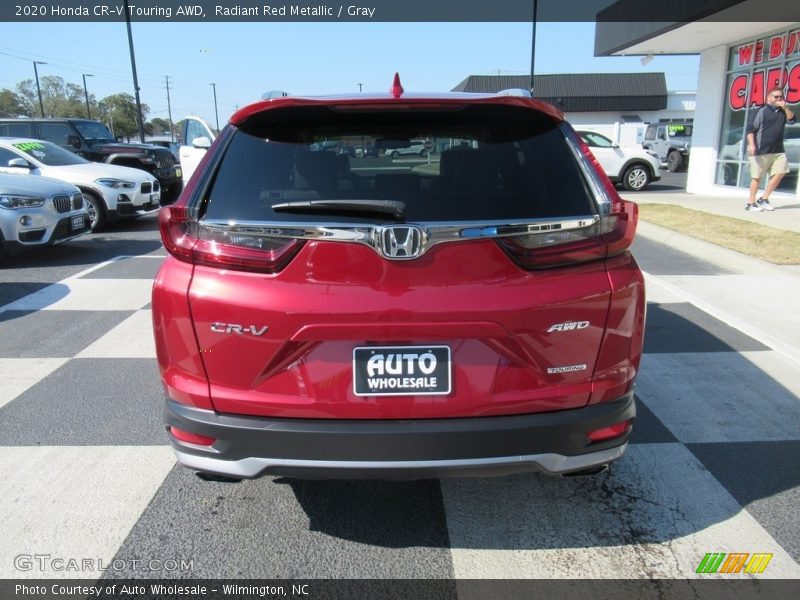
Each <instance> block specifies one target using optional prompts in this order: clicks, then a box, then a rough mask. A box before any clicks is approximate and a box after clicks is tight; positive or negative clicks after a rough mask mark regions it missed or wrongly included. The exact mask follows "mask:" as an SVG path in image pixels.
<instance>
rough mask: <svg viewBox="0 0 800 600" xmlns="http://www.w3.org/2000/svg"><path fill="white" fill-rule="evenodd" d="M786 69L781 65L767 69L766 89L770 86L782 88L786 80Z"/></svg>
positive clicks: (769, 88) (770, 87)
mask: <svg viewBox="0 0 800 600" xmlns="http://www.w3.org/2000/svg"><path fill="white" fill-rule="evenodd" d="M786 76H787V71H786V69H784V68H782V67H773V68H772V69H770V70H769V71H767V86H766V87H767V90H771V89H772V88H776V87H779V88H783V85H784V83H785V81H786Z"/></svg>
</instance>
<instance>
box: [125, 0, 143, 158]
mask: <svg viewBox="0 0 800 600" xmlns="http://www.w3.org/2000/svg"><path fill="white" fill-rule="evenodd" d="M123 7H124V9H125V26H126V28H127V29H128V49H129V51H130V54H131V72H132V73H133V90H134V93H135V94H136V120H137V121H138V122H139V123H138V125H139V140H140V141H141V142H142V143H143V144H144V117H143V116H142V101H141V99H140V98H139V79H138V77H136V56H135V55H134V53H133V34H132V33H131V13H130V11H129V10H128V0H123Z"/></svg>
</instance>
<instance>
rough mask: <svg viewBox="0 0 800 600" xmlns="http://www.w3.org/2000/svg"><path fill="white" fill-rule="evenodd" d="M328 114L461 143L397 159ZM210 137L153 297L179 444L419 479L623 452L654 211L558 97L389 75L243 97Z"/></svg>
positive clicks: (196, 463)
mask: <svg viewBox="0 0 800 600" xmlns="http://www.w3.org/2000/svg"><path fill="white" fill-rule="evenodd" d="M354 111H355V112H354ZM323 133H324V135H325V136H327V139H331V140H336V139H339V140H342V139H360V138H361V136H363V137H364V144H372V145H376V146H377V145H378V143H379V142H381V140H387V139H391V140H396V139H402V138H404V137H405V138H406V139H417V138H420V139H421V138H426V139H436V138H441V139H451V138H452V139H456V138H457V139H462V140H464V142H465V144H464V145H463V146H462V145H459V147H455V148H453V149H449V150H447V151H442V153H441V155H440V157H439V158H440V160H439V161H435V162H433V163H432V164H431V165H426V168H425V169H419V165H418V164H415V163H413V162H409V163H407V164H392V165H387V167H386V168H381V167H380V166H379V165H375V164H369V165H367V166H364V162H363V159H361V158H355V157H353V158H350V157H344V156H337V155H336V153H334V152H329V151H324V150H320V149H319V148H317V147H315V146H314V144H313V140H314V139H319V138H320V136H321V135H322V134H323ZM206 156H207V158H206V160H205V161H204V162H203V164H202V165H201V167H200V168H199V169H198V170H197V171H196V172H195V174H194V175H193V177H192V179H191V181H190V183H189V185H188V186H187V188H186V189H185V191H184V194H183V195H182V196H181V199H180V200H179V201H178V202H177V203H176V204H174V205H172V206H168V207H164V208H162V209H161V213H160V215H159V221H160V228H161V236H162V240H163V242H164V246H165V248H166V249H167V251H168V257H167V258H166V260H165V261H164V263H163V264H162V267H161V269H160V271H159V272H158V274H157V276H156V278H155V282H154V287H153V296H152V312H153V325H154V334H155V343H156V344H155V345H156V350H157V356H158V364H159V368H160V373H161V377H162V381H163V384H164V389H165V392H166V410H165V419H166V423H167V428H168V432H169V439H170V442H171V444H172V446H173V448H174V450H175V453H176V455H177V458H178V461H179V462H180V463H181V464H183V465H185V466H186V467H188V468H191V469H193V470H195V471H197V472H198V473H200V474H202V475H203V477H223V478H224V477H227V478H231V479H239V478H253V477H258V476H261V475H265V474H283V475H290V476H298V477H326V478H333V477H354V476H355V477H387V478H418V477H439V476H442V475H456V474H458V475H462V474H469V475H477V474H480V475H483V474H487V473H492V474H498V473H510V472H516V471H524V470H540V471H543V472H545V473H551V474H592V473H597V472H599V471H601V470H603V469H604V468H605V467H606V466H607V465H608V464H609V463H611V462H612V461H614V460H616V459H617V458H619V457H620V456H621V455H622V454H623V452H624V451H625V448H626V441H627V438H628V435H629V433H630V431H631V427H632V423H633V419H634V416H635V406H634V398H633V386H634V380H635V377H636V374H637V371H638V369H639V361H640V358H641V352H642V335H643V331H644V316H645V297H644V281H643V277H642V273H641V272H640V270H639V268H638V266H637V265H636V261H635V260H634V258H633V257H632V256H631V254H630V252H629V247H630V245H631V243H632V241H633V236H634V232H635V229H636V222H637V208H636V205H635V204H633V203H631V202H628V201H626V200H623V199H621V198H620V197H619V195H618V194H617V192H616V190H615V188H614V186H613V185H612V183H611V182H610V181H609V179H608V178H607V177H606V175H605V174H604V173H603V172H602V171H601V170H600V169H599V167H597V166H596V161H595V159H594V157H593V156H592V154H591V151H590V150H589V148H588V147H587V146H586V144H585V143H584V142H583V141H582V140H581V138H580V137H579V136H578V135H576V133H575V132H574V130H573V129H572V127H570V125H569V124H568V123H566V122H565V121H564V120H563V116H562V115H561V113H560V112H558V111H557V110H556V109H554V108H553V107H551V106H550V105H548V104H546V103H544V102H541V101H538V100H534V99H532V98H531V97H530V95H529V94H528V96H527V97H522V96H520V95H514V96H509V95H504V94H498V95H492V96H488V95H478V94H476V95H464V94H443V95H442V94H436V95H430V96H429V95H422V94H414V95H409V96H405V95H404V94H403V93H402V88H401V87H400V84H399V78H398V77H396V80H395V86H394V87H393V90H392V93H391V94H379V95H375V94H369V95H368V94H357V95H351V96H331V97H324V98H298V97H287V98H279V99H273V100H270V101H265V102H258V103H255V104H252V105H250V106H247V107H244V108H242V109H241V110H239V111H238V112H236V113H235V114H234V115H233V116H232V117H231V121H230V124H229V125H228V126H227V127H226V128H225V129H224V130H223V131H222V133H221V134H220V135H219V137H218V138H217V139H216V141H215V142H214V143H213V145H211V147H210V149H209V150H208V153H207V155H206ZM343 163H349V164H343Z"/></svg>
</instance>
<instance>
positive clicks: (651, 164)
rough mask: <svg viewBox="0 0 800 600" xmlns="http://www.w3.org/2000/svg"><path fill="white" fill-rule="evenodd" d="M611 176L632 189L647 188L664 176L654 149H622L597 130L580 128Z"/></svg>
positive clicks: (616, 181) (605, 170)
mask: <svg viewBox="0 0 800 600" xmlns="http://www.w3.org/2000/svg"><path fill="white" fill-rule="evenodd" d="M578 135H580V136H581V137H582V138H583V141H584V142H586V145H587V146H589V148H590V149H591V151H592V154H594V155H595V157H596V158H597V160H598V162H599V163H600V166H601V167H603V171H604V172H605V174H606V175H608V178H609V179H610V180H611V181H613V182H614V183H621V184H622V186H623V187H624V188H625V189H626V190H628V191H631V192H639V191H641V190H643V189H645V188H646V187H647V186H648V185H650V183H651V182H653V181H658V180H659V179H661V161H659V159H658V156H657V155H656V154H655V153H654V152H649V151H645V150H642V149H641V148H622V147H620V145H619V144H615V143H614V142H612V141H611V140H610V139H608V138H607V137H606V136H604V135H602V134H600V133H597V132H596V131H579V132H578Z"/></svg>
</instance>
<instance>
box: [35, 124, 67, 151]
mask: <svg viewBox="0 0 800 600" xmlns="http://www.w3.org/2000/svg"><path fill="white" fill-rule="evenodd" d="M39 130H40V131H41V132H42V139H43V140H47V141H48V142H53V143H54V144H58V145H59V146H66V145H67V136H68V135H74V133H73V131H72V127H70V126H69V125H67V124H66V123H39Z"/></svg>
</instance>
